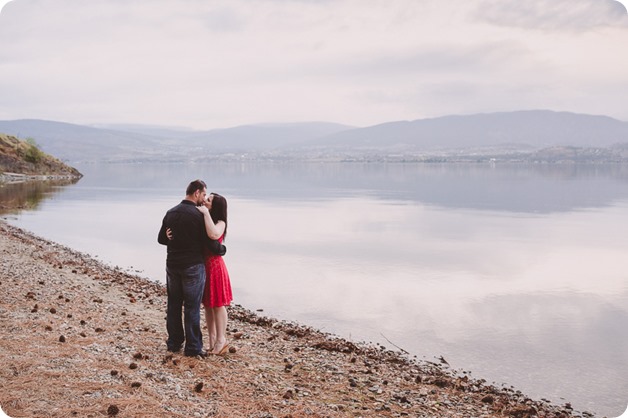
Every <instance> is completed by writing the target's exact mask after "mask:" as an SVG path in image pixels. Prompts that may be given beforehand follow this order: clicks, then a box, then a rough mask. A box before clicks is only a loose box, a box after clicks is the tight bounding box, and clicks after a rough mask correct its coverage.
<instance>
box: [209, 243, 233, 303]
mask: <svg viewBox="0 0 628 418" xmlns="http://www.w3.org/2000/svg"><path fill="white" fill-rule="evenodd" d="M223 236H224V235H223ZM222 238H223V237H220V238H219V239H218V242H220V243H221V244H222ZM205 272H206V277H205V291H204V293H203V306H205V307H206V308H218V307H220V306H229V305H230V304H231V301H232V300H233V295H232V294H231V281H230V280H229V272H228V271H227V266H226V265H225V261H224V260H223V259H222V256H220V255H214V254H210V253H209V252H206V253H205Z"/></svg>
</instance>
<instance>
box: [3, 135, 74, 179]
mask: <svg viewBox="0 0 628 418" xmlns="http://www.w3.org/2000/svg"><path fill="white" fill-rule="evenodd" d="M2 173H15V174H23V175H28V176H52V177H72V178H79V177H82V174H81V173H80V172H79V171H78V170H77V169H75V168H73V167H70V166H68V165H66V164H64V163H63V162H62V161H61V160H59V159H57V158H55V157H53V156H51V155H48V154H46V153H45V152H43V151H42V150H41V149H39V146H38V145H37V143H36V142H35V140H33V139H31V138H29V139H26V140H21V139H18V138H16V137H14V136H10V135H5V134H0V174H2Z"/></svg>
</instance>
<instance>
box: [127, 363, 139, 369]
mask: <svg viewBox="0 0 628 418" xmlns="http://www.w3.org/2000/svg"><path fill="white" fill-rule="evenodd" d="M129 369H131V370H135V369H137V364H135V363H131V364H129Z"/></svg>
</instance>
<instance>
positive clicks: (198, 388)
mask: <svg viewBox="0 0 628 418" xmlns="http://www.w3.org/2000/svg"><path fill="white" fill-rule="evenodd" d="M202 390H203V382H198V383H197V384H196V386H194V391H195V392H196V393H200V392H201V391H202Z"/></svg>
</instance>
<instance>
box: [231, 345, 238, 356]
mask: <svg viewBox="0 0 628 418" xmlns="http://www.w3.org/2000/svg"><path fill="white" fill-rule="evenodd" d="M237 351H238V350H237V349H236V348H235V347H234V346H231V347H229V352H230V353H231V354H235V353H236V352H237Z"/></svg>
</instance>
